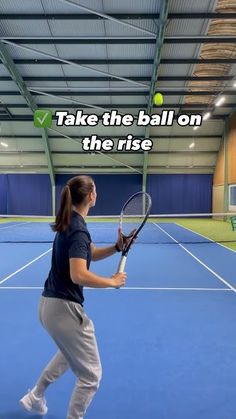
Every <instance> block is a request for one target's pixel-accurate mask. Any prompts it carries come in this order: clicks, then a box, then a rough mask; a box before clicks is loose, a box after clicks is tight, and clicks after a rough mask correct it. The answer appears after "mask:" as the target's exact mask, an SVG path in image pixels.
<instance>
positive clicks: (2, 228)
mask: <svg viewBox="0 0 236 419" xmlns="http://www.w3.org/2000/svg"><path fill="white" fill-rule="evenodd" d="M2 224H4V223H2ZM24 224H32V221H26V222H25V223H20V224H19V223H18V224H14V225H13V226H12V225H11V226H6V227H0V230H4V229H6V228H13V227H21V226H22V225H24Z"/></svg>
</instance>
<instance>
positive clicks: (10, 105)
mask: <svg viewBox="0 0 236 419" xmlns="http://www.w3.org/2000/svg"><path fill="white" fill-rule="evenodd" d="M97 105H98V106H99V107H101V108H105V107H106V106H107V104H102V103H101V104H100V103H99V104H97ZM206 106H207V107H208V106H209V105H206V104H199V103H189V104H188V103H184V104H182V105H181V104H180V103H168V104H165V103H164V104H163V105H162V106H161V107H160V106H158V109H159V110H160V109H173V108H183V109H189V110H190V109H191V110H193V109H195V110H200V111H201V110H206ZM7 107H8V108H15V109H24V108H28V106H27V105H25V104H24V103H8V104H7ZM145 107H146V103H134V104H126V103H123V104H122V103H120V104H119V105H111V104H109V108H110V109H124V108H127V109H132V108H134V109H135V108H137V109H143V108H145ZM233 107H236V103H224V106H223V108H233ZM38 108H39V109H40V108H41V109H45V105H38ZM47 108H52V109H65V105H63V104H62V103H47ZM66 108H67V109H70V108H75V109H80V107H79V106H78V105H76V104H73V103H71V104H68V105H67V107H66ZM89 108H90V107H89V106H86V105H83V109H89ZM153 108H154V109H156V108H157V106H156V105H154V106H153Z"/></svg>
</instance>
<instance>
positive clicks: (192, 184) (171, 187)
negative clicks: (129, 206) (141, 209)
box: [148, 174, 213, 214]
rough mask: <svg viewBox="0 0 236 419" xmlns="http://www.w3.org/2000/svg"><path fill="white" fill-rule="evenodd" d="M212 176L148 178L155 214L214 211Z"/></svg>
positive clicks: (193, 175) (189, 175)
mask: <svg viewBox="0 0 236 419" xmlns="http://www.w3.org/2000/svg"><path fill="white" fill-rule="evenodd" d="M212 184H213V175H211V174H165V175H164V174H163V175H162V174H158V175H149V176H148V191H149V193H150V194H151V196H152V201H153V205H152V213H153V214H191V213H192V214H193V213H209V212H211V211H212Z"/></svg>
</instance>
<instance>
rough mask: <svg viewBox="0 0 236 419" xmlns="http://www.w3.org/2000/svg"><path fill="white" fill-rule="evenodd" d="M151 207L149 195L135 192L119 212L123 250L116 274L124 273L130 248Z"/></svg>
mask: <svg viewBox="0 0 236 419" xmlns="http://www.w3.org/2000/svg"><path fill="white" fill-rule="evenodd" d="M151 205H152V200H151V197H150V195H148V194H147V193H146V192H137V193H135V194H134V195H132V196H131V197H130V198H129V199H128V200H127V201H126V203H125V204H124V206H123V208H122V210H121V213H120V229H121V234H122V238H123V248H122V256H121V259H120V263H119V266H118V272H124V268H125V264H126V259H127V255H128V252H129V250H130V247H131V246H132V243H133V241H134V240H135V239H136V238H137V236H138V234H139V233H140V231H141V230H142V228H143V227H144V225H145V223H146V221H147V219H148V216H149V214H150V210H151Z"/></svg>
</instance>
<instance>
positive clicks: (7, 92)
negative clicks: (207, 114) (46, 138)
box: [1, 86, 236, 107]
mask: <svg viewBox="0 0 236 419" xmlns="http://www.w3.org/2000/svg"><path fill="white" fill-rule="evenodd" d="M195 88H197V87H195ZM159 89H160V90H161V92H162V94H163V95H165V96H180V95H181V96H214V95H217V94H219V93H221V92H222V88H221V89H220V88H219V89H218V90H202V91H196V90H195V91H191V90H183V89H181V90H164V89H162V87H161V86H160V87H159ZM29 91H32V93H31V95H32V96H37V95H43V94H44V95H48V96H49V95H53V96H61V95H64V96H107V94H108V93H109V96H147V95H148V94H149V91H148V90H144V91H129V90H127V91H112V90H111V91H109V92H108V91H104V92H103V91H100V92H95V91H94V92H92V91H90V92H87V91H82V92H81V91H68V90H60V91H53V90H49V91H47V90H44V91H39V90H38V91H37V92H35V91H34V88H31V87H30V88H29ZM235 93H236V91H235V89H228V90H224V91H223V92H222V94H225V95H229V96H235ZM20 95H21V93H20V92H17V91H13V90H5V91H1V96H20ZM94 106H95V105H94ZM106 107H109V106H108V105H107V106H106Z"/></svg>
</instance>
